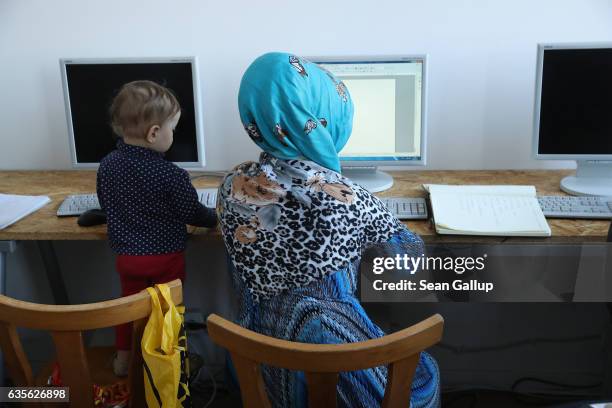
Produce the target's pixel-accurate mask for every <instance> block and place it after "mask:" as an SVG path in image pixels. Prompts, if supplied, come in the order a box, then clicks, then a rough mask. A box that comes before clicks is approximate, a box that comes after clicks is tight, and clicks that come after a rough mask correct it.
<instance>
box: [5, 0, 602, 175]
mask: <svg viewBox="0 0 612 408" xmlns="http://www.w3.org/2000/svg"><path fill="white" fill-rule="evenodd" d="M553 41H554V42H556V41H559V42H561V41H612V2H610V1H609V0H540V1H529V0H514V1H503V2H502V1H493V0H472V1H470V0H454V1H451V0H447V1H441V0H437V1H436V0H434V1H427V2H425V1H414V0H410V1H401V0H378V1H376V2H372V1H361V0H353V1H335V2H331V1H324V0H312V1H310V2H302V1H300V2H298V1H294V2H291V3H289V2H285V1H280V0H275V1H245V0H242V1H202V0H183V1H178V2H168V1H160V0H155V1H143V0H141V1H119V0H109V1H104V2H89V1H87V2H85V1H77V0H55V1H44V0H38V1H29V0H0V70H1V73H2V75H0V90H1V91H0V123H1V124H2V125H1V129H2V131H1V132H0V169H51V168H53V169H67V168H70V159H69V151H68V143H67V140H68V137H67V129H66V120H65V115H64V103H63V95H62V89H61V83H60V76H59V65H58V59H59V58H60V57H135V56H165V55H196V56H197V57H198V59H199V63H200V67H199V69H200V73H199V75H200V81H201V86H202V94H203V99H204V100H203V112H202V114H203V117H204V123H205V125H204V127H205V132H206V139H207V140H206V148H207V152H206V156H207V157H206V160H207V163H208V165H207V169H208V170H221V169H226V168H228V167H230V166H232V165H234V164H236V163H237V162H240V161H243V160H246V159H250V158H252V157H254V156H255V154H256V152H257V148H256V146H255V145H253V144H252V143H251V142H250V141H249V140H248V139H247V137H246V136H245V134H244V131H243V130H242V128H241V125H240V123H239V120H238V114H237V109H236V95H237V90H238V85H239V81H240V77H241V75H242V72H243V71H244V70H245V68H246V67H247V66H248V64H249V63H250V61H252V60H253V59H254V58H255V57H257V56H258V55H260V54H262V53H264V52H266V51H272V50H284V51H291V52H295V53H297V54H301V55H334V54H340V55H342V54H349V55H350V54H402V53H417V52H418V53H427V54H429V56H430V67H429V68H430V71H429V74H430V75H429V79H430V81H429V117H428V121H429V166H428V167H429V168H436V169H438V168H457V169H459V168H466V169H477V168H538V167H552V166H567V165H571V163H568V162H541V161H539V162H536V161H534V160H532V159H531V144H530V141H531V135H532V116H533V112H532V111H533V88H534V77H535V57H536V44H537V43H538V42H553ZM237 147H238V148H237Z"/></svg>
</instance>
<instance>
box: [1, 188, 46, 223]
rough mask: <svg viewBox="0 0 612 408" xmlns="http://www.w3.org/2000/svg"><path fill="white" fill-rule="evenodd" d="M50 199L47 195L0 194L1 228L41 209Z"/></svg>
mask: <svg viewBox="0 0 612 408" xmlns="http://www.w3.org/2000/svg"><path fill="white" fill-rule="evenodd" d="M50 201H51V200H50V199H49V197H47V196H24V195H10V194H0V230H1V229H3V228H6V227H8V226H9V225H11V224H13V223H15V222H17V221H19V220H20V219H22V218H23V217H25V216H27V215H30V214H31V213H33V212H34V211H36V210H39V209H40V208H42V207H43V206H45V205H46V204H47V203H48V202H50Z"/></svg>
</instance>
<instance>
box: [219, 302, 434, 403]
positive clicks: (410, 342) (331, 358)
mask: <svg viewBox="0 0 612 408" xmlns="http://www.w3.org/2000/svg"><path fill="white" fill-rule="evenodd" d="M207 325H208V334H209V335H210V337H211V338H212V339H213V341H214V342H215V343H217V344H219V345H220V346H222V347H224V348H226V349H228V350H229V352H230V354H231V356H232V361H233V363H234V367H235V368H236V372H237V374H238V381H239V382H240V392H241V394H242V403H243V405H244V406H245V407H270V401H269V399H268V396H267V394H266V390H265V385H264V381H263V377H262V375H261V369H260V365H261V364H266V365H271V366H274V367H281V368H286V369H290V370H300V371H304V373H305V375H306V380H307V383H308V401H309V406H310V407H335V406H336V385H337V382H338V373H339V372H341V371H354V370H362V369H366V368H371V367H377V366H381V365H388V370H389V371H388V378H387V387H386V389H385V396H384V399H383V402H382V406H383V407H384V408H391V407H400V406H401V407H407V406H408V404H409V402H408V401H409V400H410V387H411V385H412V378H413V377H414V372H415V370H416V366H417V364H418V362H419V356H420V353H421V351H423V350H425V349H426V348H428V347H430V346H432V345H434V344H436V343H437V342H438V341H439V340H440V338H441V337H442V330H443V326H444V319H443V318H442V316H440V315H439V314H436V315H433V316H431V317H430V318H428V319H426V320H423V321H422V322H420V323H417V324H415V325H414V326H411V327H409V328H407V329H404V330H401V331H398V332H395V333H393V334H389V335H387V336H384V337H380V338H377V339H372V340H368V341H362V342H358V343H347V344H308V343H296V342H291V341H286V340H281V339H276V338H273V337H269V336H264V335H262V334H259V333H256V332H254V331H251V330H248V329H245V328H243V327H240V326H239V325H237V324H234V323H232V322H230V321H228V320H225V319H223V318H222V317H220V316H217V315H215V314H212V315H210V316H208V320H207Z"/></svg>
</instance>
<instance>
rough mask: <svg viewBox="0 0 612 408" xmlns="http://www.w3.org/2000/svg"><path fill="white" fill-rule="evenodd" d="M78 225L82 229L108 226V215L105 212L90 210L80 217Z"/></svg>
mask: <svg viewBox="0 0 612 408" xmlns="http://www.w3.org/2000/svg"><path fill="white" fill-rule="evenodd" d="M77 224H79V225H80V226H81V227H93V226H94V225H101V224H106V213H105V212H104V211H103V210H88V211H85V212H84V213H83V214H81V215H79V219H78V220H77Z"/></svg>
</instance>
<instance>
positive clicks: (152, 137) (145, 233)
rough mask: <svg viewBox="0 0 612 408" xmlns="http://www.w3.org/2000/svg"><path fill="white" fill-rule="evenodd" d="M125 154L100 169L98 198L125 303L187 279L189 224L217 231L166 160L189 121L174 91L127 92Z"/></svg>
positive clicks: (122, 132)
mask: <svg viewBox="0 0 612 408" xmlns="http://www.w3.org/2000/svg"><path fill="white" fill-rule="evenodd" d="M110 116H111V123H112V127H113V131H114V132H115V133H116V134H117V135H118V136H119V139H118V142H117V149H116V150H114V151H112V152H111V153H109V154H108V155H107V156H106V157H105V158H104V159H102V161H101V162H100V168H99V170H98V177H97V191H98V198H99V201H100V205H101V207H102V209H103V210H104V211H105V212H106V215H107V220H108V221H107V222H108V237H109V242H110V246H111V248H112V250H113V251H114V252H115V253H116V254H117V259H116V268H117V272H118V273H119V278H120V281H121V295H122V296H127V295H131V294H134V293H138V292H140V291H141V290H143V289H145V288H146V287H148V286H151V285H153V284H156V283H165V282H169V281H171V280H174V279H177V278H178V279H181V280H184V279H185V253H184V251H185V246H186V240H187V229H186V226H185V224H190V225H195V226H201V227H214V226H215V225H216V223H217V218H216V215H215V212H214V210H212V209H208V208H206V207H204V206H203V205H202V204H201V203H200V202H199V201H198V196H197V193H196V190H195V189H194V187H193V185H192V184H191V180H190V178H189V174H188V173H187V172H186V171H185V170H183V169H181V168H179V167H178V166H176V165H175V164H174V163H171V162H169V161H167V160H165V159H164V153H165V152H166V151H168V149H169V148H170V146H171V145H172V142H173V132H174V129H175V127H176V125H177V123H178V121H179V119H180V117H181V108H180V105H179V102H178V100H177V99H176V97H175V96H174V94H173V93H172V91H170V90H169V89H167V88H165V87H163V86H161V85H159V84H156V83H154V82H151V81H134V82H130V83H127V84H125V85H123V87H122V88H121V90H120V91H119V93H118V94H117V96H116V97H115V99H114V100H113V103H112V105H111V108H110ZM131 332H132V326H131V324H125V325H121V326H119V327H117V328H116V347H117V355H116V357H115V359H114V361H113V371H114V372H115V374H116V375H118V376H125V375H127V368H128V360H129V350H130V348H131V341H132V339H131V334H132V333H131Z"/></svg>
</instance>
